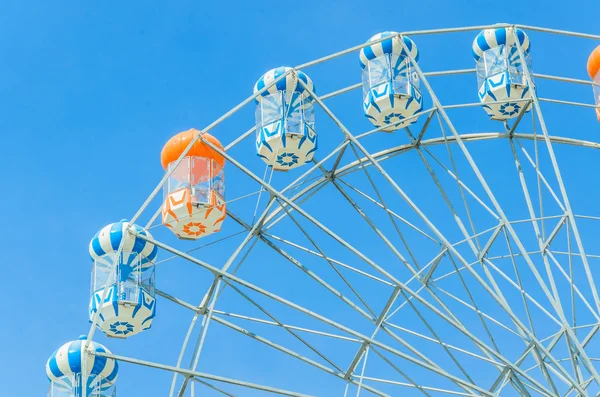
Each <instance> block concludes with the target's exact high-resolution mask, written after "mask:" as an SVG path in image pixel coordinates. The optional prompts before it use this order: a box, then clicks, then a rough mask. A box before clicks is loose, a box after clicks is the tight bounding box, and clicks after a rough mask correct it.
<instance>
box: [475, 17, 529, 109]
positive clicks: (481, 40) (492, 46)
mask: <svg viewBox="0 0 600 397" xmlns="http://www.w3.org/2000/svg"><path fill="white" fill-rule="evenodd" d="M515 36H516V38H517V40H518V43H519V46H520V47H521V50H522V51H523V54H524V55H525V59H521V56H520V54H519V49H518V47H517V40H515ZM529 50H530V43H529V37H528V36H527V34H525V32H524V31H522V30H521V29H515V30H514V34H513V32H512V30H511V28H498V29H486V30H483V31H482V32H480V33H479V34H478V35H477V37H475V40H474V41H473V58H474V59H475V62H476V63H477V67H476V68H477V83H478V87H479V91H478V93H479V100H480V102H481V103H483V104H484V106H483V108H484V109H485V111H486V112H487V114H488V115H489V116H490V117H491V118H492V119H493V120H508V119H512V118H515V117H518V116H519V114H520V113H521V112H522V111H523V109H524V108H526V104H527V100H528V99H531V91H530V88H531V87H529V83H528V81H527V79H526V77H525V73H524V70H523V65H524V64H526V65H527V68H528V69H530V68H531V58H530V56H529ZM526 111H529V109H528V108H527V110H526Z"/></svg>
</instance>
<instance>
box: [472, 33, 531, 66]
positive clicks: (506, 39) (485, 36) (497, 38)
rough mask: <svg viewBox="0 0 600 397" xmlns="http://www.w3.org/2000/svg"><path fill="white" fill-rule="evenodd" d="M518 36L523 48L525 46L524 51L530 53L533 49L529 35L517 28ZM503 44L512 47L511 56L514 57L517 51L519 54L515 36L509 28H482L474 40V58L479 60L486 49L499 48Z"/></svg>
mask: <svg viewBox="0 0 600 397" xmlns="http://www.w3.org/2000/svg"><path fill="white" fill-rule="evenodd" d="M516 36H517V40H518V41H519V44H520V45H521V48H523V52H524V53H525V54H528V53H529V50H530V49H531V45H530V42H529V37H528V36H527V34H525V32H524V31H523V30H522V29H516ZM501 45H504V46H506V47H511V49H510V51H511V52H510V56H511V58H513V57H514V54H515V53H517V56H518V52H517V47H516V42H515V39H514V36H513V35H512V34H511V33H510V32H509V31H508V28H497V29H485V30H482V31H481V32H480V33H479V34H478V35H477V36H476V37H475V40H474V41H473V58H474V59H475V61H479V59H480V58H481V57H482V56H483V53H484V51H487V50H490V49H492V48H497V47H499V46H501Z"/></svg>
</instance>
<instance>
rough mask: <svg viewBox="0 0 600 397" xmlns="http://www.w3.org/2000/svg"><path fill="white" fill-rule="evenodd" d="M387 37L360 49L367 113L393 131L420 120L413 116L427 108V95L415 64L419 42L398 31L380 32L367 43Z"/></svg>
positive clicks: (364, 104) (373, 119)
mask: <svg viewBox="0 0 600 397" xmlns="http://www.w3.org/2000/svg"><path fill="white" fill-rule="evenodd" d="M385 37H389V39H387V40H384V41H380V42H377V43H374V44H371V45H369V46H366V47H364V48H363V49H362V50H361V51H360V66H361V67H362V70H363V72H362V82H363V110H364V113H365V116H366V117H367V118H368V119H369V121H371V123H373V125H374V126H375V127H377V128H381V130H382V131H388V132H390V131H394V130H397V129H400V128H404V127H408V126H409V125H410V124H413V123H415V122H416V121H417V119H418V117H412V116H414V115H415V114H417V113H418V112H420V111H422V110H423V96H422V95H421V91H420V79H419V76H418V74H417V73H416V72H415V71H414V67H413V66H412V62H413V61H414V62H415V63H416V62H418V61H419V50H418V48H417V46H416V44H415V43H414V42H413V41H412V40H411V39H410V38H408V37H400V36H399V35H398V33H396V32H383V33H379V34H376V35H375V36H373V37H371V38H370V39H369V40H368V41H367V43H370V42H373V41H377V40H380V39H383V38H385ZM403 43H404V46H403V45H402V44H403ZM405 48H406V49H405ZM410 117H412V118H411V119H409V120H405V119H408V118H410ZM382 127H385V128H382Z"/></svg>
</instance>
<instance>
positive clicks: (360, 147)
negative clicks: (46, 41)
mask: <svg viewBox="0 0 600 397" xmlns="http://www.w3.org/2000/svg"><path fill="white" fill-rule="evenodd" d="M558 35H560V36H564V37H562V39H561V45H563V46H564V41H566V40H571V41H579V42H580V43H581V42H586V43H588V44H590V50H591V49H592V48H593V47H594V46H597V45H598V41H600V35H591V34H582V33H577V32H566V31H555V30H552V29H547V28H539V27H532V26H520V25H510V24H496V25H491V26H474V27H461V28H452V29H436V30H426V31H412V32H398V33H396V32H392V31H387V32H384V33H380V34H377V35H375V36H373V37H372V38H371V39H369V40H368V41H367V42H366V43H364V44H362V45H358V46H356V47H352V48H349V49H347V50H342V51H340V52H337V53H335V54H331V55H327V56H324V57H322V58H319V59H316V60H314V61H310V62H307V63H305V64H303V65H299V66H297V67H294V68H291V67H280V68H276V69H273V70H271V71H269V72H267V73H266V74H265V75H263V77H261V79H259V81H258V82H257V83H256V84H255V87H254V92H253V94H252V95H251V96H249V97H248V98H246V99H245V100H244V101H242V102H241V103H240V104H239V105H237V106H235V107H234V108H232V110H231V111H229V112H227V113H226V114H224V115H223V116H221V117H220V118H219V119H218V120H217V121H215V122H213V123H211V124H209V125H208V126H207V127H206V128H204V129H199V130H194V129H192V130H189V131H186V132H184V133H181V134H178V135H176V136H175V137H173V138H171V140H169V141H168V142H167V144H166V145H165V149H163V152H162V155H161V162H162V165H163V168H164V174H162V179H161V181H160V182H159V183H158V185H157V186H156V188H155V189H153V190H152V193H151V194H150V196H149V197H148V198H147V199H146V200H145V201H144V204H143V205H142V206H141V207H140V209H139V210H138V211H137V212H136V214H135V215H134V216H133V217H132V218H131V220H130V221H128V222H126V221H122V222H121V223H117V224H114V225H109V226H107V227H106V228H104V229H102V230H103V231H104V232H102V231H101V232H100V233H99V234H98V235H97V236H96V237H95V239H94V240H93V241H92V245H91V248H90V250H91V251H90V253H91V254H92V259H93V260H94V262H95V264H94V275H93V280H94V282H93V287H92V299H91V306H90V321H91V322H92V325H95V327H93V328H92V329H91V330H90V334H89V335H88V336H87V337H85V338H84V339H83V340H82V342H80V345H81V344H83V347H80V345H75V346H74V347H73V348H70V347H67V348H65V347H63V348H61V349H59V353H60V352H61V351H62V352H64V351H71V350H73V351H75V352H79V353H78V354H79V356H80V357H82V360H83V357H85V358H86V360H87V361H86V360H84V361H81V365H79V364H77V363H79V362H80V361H77V360H78V359H74V361H73V362H74V363H75V364H74V365H73V366H71V365H70V364H69V366H68V367H69V370H67V365H66V364H64V363H63V364H55V362H56V363H57V362H59V361H60V360H64V359H63V358H60V357H63V356H64V354H63V353H61V354H58V353H57V354H58V355H57V354H55V355H53V357H52V358H51V359H50V361H49V363H48V369H47V373H48V376H49V378H50V380H51V389H50V390H51V392H56V390H59V387H62V389H60V390H61V392H62V390H68V391H67V392H68V393H71V394H67V396H68V397H80V396H79V395H78V394H73V393H75V392H73V390H79V389H77V388H75V389H74V388H73V386H72V385H77V384H78V383H77V380H76V378H77V376H79V377H80V378H81V379H82V380H81V381H79V384H87V383H86V381H84V380H83V377H84V376H83V374H86V376H88V378H89V379H91V378H94V377H96V378H98V377H100V378H103V379H107V380H106V381H102V380H98V381H97V383H98V384H99V385H100V386H98V387H96V386H93V387H82V388H81V391H80V392H79V393H80V394H83V395H82V396H81V397H87V396H89V395H92V396H94V397H96V395H98V396H105V394H98V393H99V392H98V390H100V389H102V388H103V387H106V390H112V389H110V387H113V386H114V378H111V377H110V374H108V372H109V370H108V369H106V370H105V369H102V370H99V369H98V368H96V361H95V360H98V359H99V358H100V359H106V360H119V361H121V362H126V363H130V364H131V365H130V366H128V367H127V373H125V372H123V373H122V376H121V380H120V382H121V383H120V385H123V384H124V382H131V383H128V384H135V385H136V387H137V388H138V389H139V391H140V393H146V394H148V393H154V392H156V393H160V394H161V395H162V394H164V395H168V396H169V397H175V396H177V397H180V396H188V395H191V396H198V395H207V396H208V395H229V396H231V395H236V396H237V395H241V396H249V395H257V396H258V395H267V394H269V395H285V396H350V395H352V396H355V395H356V396H367V395H373V396H398V395H413V394H414V395H421V394H422V395H426V396H448V395H452V396H453V395H461V396H462V395H465V396H475V395H476V396H487V397H494V396H502V397H504V396H513V395H519V396H534V395H536V396H537V395H541V396H583V395H597V394H598V393H600V375H599V373H600V367H599V366H598V357H597V356H598V355H597V352H598V347H599V346H600V336H598V335H600V333H599V332H598V331H599V330H600V326H599V325H598V324H599V322H600V298H599V297H600V293H598V286H597V284H598V283H596V279H598V277H599V276H598V274H597V271H596V269H597V268H598V265H600V250H598V249H597V247H598V244H597V243H598V239H597V229H598V221H600V212H599V211H597V209H596V208H597V205H596V204H595V203H596V202H597V199H598V198H597V196H598V192H597V191H596V190H597V189H594V187H593V184H589V183H587V182H586V181H588V180H591V179H590V178H593V176H594V174H593V171H594V170H595V168H596V167H597V164H598V161H600V157H598V156H599V155H600V152H598V150H599V149H600V140H599V139H598V130H597V123H596V122H595V120H593V110H594V111H596V112H598V109H599V108H600V106H599V105H598V103H599V100H600V97H599V91H598V90H597V86H598V80H597V79H598V74H599V70H600V61H598V60H599V59H600V57H599V56H598V54H599V53H598V50H597V49H596V50H595V51H594V52H593V53H592V56H590V58H589V60H588V68H587V69H588V70H587V71H588V74H589V78H588V77H587V76H586V75H585V67H584V66H585V60H586V58H587V56H588V55H589V53H588V52H587V50H585V53H581V54H578V55H576V57H578V59H579V60H578V61H577V62H578V63H579V64H580V65H581V67H580V69H578V70H570V71H565V75H561V76H554V75H552V74H550V73H544V71H545V70H544V68H545V67H546V66H547V65H544V63H543V62H538V61H536V72H534V71H533V70H532V68H531V63H532V62H531V58H532V57H533V56H534V53H533V52H532V51H530V49H531V44H530V37H531V41H534V40H535V44H536V49H535V54H544V53H548V52H551V51H554V50H555V49H556V48H557V44H556V37H557V36H558ZM368 36H369V35H366V36H365V37H368ZM431 37H435V39H436V40H433V39H429V40H428V39H427V38H431ZM473 38H475V41H474V42H473ZM586 40H587V41H586ZM433 41H435V45H432V42H433ZM457 43H465V44H464V45H457ZM470 43H473V44H472V47H470V46H469V45H470ZM417 45H418V49H417ZM573 48H582V46H581V45H578V46H573ZM469 53H471V54H472V55H473V56H474V57H475V61H476V65H475V68H474V67H473V62H472V60H471V58H470V57H469ZM449 54H451V56H452V57H454V58H450V55H449ZM346 55H348V56H347V57H345V56H346ZM442 55H443V56H442ZM357 56H358V57H359V58H360V60H361V67H362V77H363V78H362V82H361V81H360V77H359V70H358V68H357V67H356V58H357ZM440 59H443V60H444V62H440V61H439V60H440ZM346 61H347V62H346ZM344 62H346V63H344ZM446 62H448V64H450V63H452V64H455V65H456V69H450V68H448V67H447V64H446ZM433 65H435V68H433ZM313 68H314V69H313ZM328 68H329V69H328ZM538 68H539V73H538V72H537V70H538ZM313 70H314V71H313ZM307 72H310V76H311V78H309V77H308V74H307ZM324 76H327V77H328V78H326V77H324ZM590 78H591V79H592V80H593V81H590ZM312 79H314V82H313V80H312ZM348 80H351V84H350V85H348ZM341 81H345V83H343V84H342V83H340V82H341ZM476 82H477V84H478V85H477V86H475V84H476ZM534 82H535V84H534ZM315 85H318V86H319V87H329V88H330V89H331V91H329V92H327V93H325V94H316V93H315V88H314V87H315ZM556 85H561V87H562V88H563V89H560V90H557V89H554V87H555V86H556ZM590 86H591V87H593V89H594V95H595V96H594V101H593V103H586V102H585V99H583V100H581V101H582V102H577V101H578V100H579V99H578V98H580V95H581V93H580V92H579V91H577V87H585V88H586V89H589V88H590ZM434 87H435V89H434ZM361 88H362V89H363V93H362V95H361V93H360V90H361ZM563 95H564V97H563ZM584 95H585V94H584ZM588 95H589V92H588ZM557 96H558V97H557ZM361 98H362V103H361ZM253 102H254V105H255V107H253V106H252V103H253ZM589 102H591V101H589ZM247 108H249V109H247ZM481 108H483V110H482V109H481ZM242 109H246V110H248V111H244V110H242ZM251 112H254V114H255V115H256V120H254V123H253V122H252V120H251V118H252V117H251V115H250V114H251ZM528 112H529V113H528ZM316 113H319V115H318V119H319V136H318V145H317V134H316V129H315V114H316ZM526 115H528V117H525V116H526ZM364 116H366V119H367V120H368V121H367V120H365V117H364ZM230 119H235V120H237V121H239V122H241V123H243V122H246V123H247V124H248V126H249V127H250V125H251V124H254V127H251V128H249V129H248V130H247V132H245V133H241V134H240V133H238V132H236V131H237V130H235V129H230V128H229V127H230V126H231V125H232V124H233V122H231V123H232V124H229V125H226V124H225V123H228V122H230V121H229V120H230ZM574 123H577V124H576V128H573V127H574V125H575V124H574ZM222 125H224V126H225V127H224V128H221V127H222ZM373 127H374V128H373ZM575 130H576V132H575ZM392 131H393V133H392V134H388V133H382V132H392ZM228 134H229V135H228ZM216 137H218V138H219V139H217V138H216ZM157 140H158V139H157ZM225 140H228V141H229V142H230V143H229V144H221V141H223V142H225ZM256 155H258V157H260V159H261V160H259V159H257V158H256V157H257V156H256ZM226 163H227V164H228V165H227V166H228V171H227V172H228V186H227V191H228V193H227V194H228V201H225V196H224V166H225V164H226ZM301 165H303V167H300V166H301ZM280 170H287V171H290V172H286V173H282V172H277V173H276V172H274V171H280ZM590 171H591V177H590V178H586V175H589V174H590ZM263 172H264V175H263V176H261V174H262V173H263ZM160 176H161V175H158V173H157V179H159V177H160ZM161 189H162V190H163V192H164V194H163V195H162V196H161V195H160V191H161ZM144 217H145V218H144ZM141 219H144V221H145V222H143V223H142V222H141V221H140V220H141ZM225 219H227V223H224V220H225ZM137 222H140V224H144V225H145V226H144V227H141V226H138V225H137V224H136V223H137ZM113 231H114V233H113ZM150 231H152V235H151V234H150ZM217 232H220V233H217ZM113 234H114V236H113ZM173 235H175V237H176V238H175V237H174V236H173ZM113 237H114V238H113ZM199 239H201V241H197V240H199ZM94 241H95V242H94ZM98 247H101V248H102V250H101V251H100V250H98ZM158 250H161V251H164V252H166V253H167V254H168V255H166V256H165V257H166V259H162V261H161V265H160V266H164V265H163V263H165V262H166V266H165V267H168V266H169V265H173V268H172V269H171V270H172V271H173V273H171V276H172V277H174V278H175V277H182V279H183V278H184V279H183V280H181V282H179V283H177V284H176V285H177V288H181V289H183V288H185V287H186V286H187V287H188V288H189V285H190V284H191V285H192V287H191V288H192V289H191V291H188V290H187V289H186V291H185V294H184V293H180V292H183V291H178V290H177V289H176V288H175V287H173V284H171V285H169V284H168V283H165V284H164V286H163V285H158V286H154V278H153V277H146V276H142V275H141V274H142V273H143V272H144V266H150V267H152V269H153V267H154V266H156V255H157V251H158ZM144 258H145V259H146V261H144ZM161 258H163V256H162V253H161ZM172 260H178V262H176V263H177V266H175V262H171V263H169V262H170V261H172ZM138 263H139V265H138ZM132 264H133V265H132ZM175 267H176V270H173V269H174V268H175ZM188 267H193V269H194V272H193V273H192V272H188ZM198 269H201V270H200V271H201V274H200V273H198ZM165 270H166V271H167V270H168V269H165ZM152 271H153V270H152ZM136 272H138V273H139V274H140V276H137V274H138V273H136ZM152 274H153V273H152ZM190 275H193V276H190ZM191 277H194V278H193V279H191ZM161 280H163V278H162V273H161ZM150 281H151V282H150ZM149 285H152V286H153V291H154V292H153V293H152V294H149V291H150V289H149ZM159 288H164V289H165V290H161V289H159ZM171 289H174V290H171ZM129 291H133V292H135V291H137V292H136V293H137V294H138V295H136V296H137V298H138V299H137V300H136V299H129V300H128V299H126V298H127V297H129V296H131V295H130V292H129ZM133 292H131V293H133ZM140 296H142V297H144V299H142V301H141V302H142V305H143V303H144V302H146V297H147V296H149V297H151V298H152V299H155V298H156V297H158V298H159V299H162V300H163V301H164V305H163V302H161V313H168V312H169V308H175V307H177V310H186V311H189V314H190V317H191V320H190V322H189V327H188V328H187V329H178V330H177V331H181V332H179V333H178V334H177V335H180V336H181V337H177V336H174V335H175V334H176V333H174V332H171V331H169V336H168V337H167V338H164V337H162V338H161V337H159V335H158V334H159V333H158V332H156V331H157V330H156V328H155V330H153V331H155V332H153V331H148V332H145V333H144V334H143V337H144V338H146V337H147V338H148V340H150V339H151V338H156V339H153V341H154V343H153V346H159V347H160V351H154V353H156V354H157V356H159V357H162V358H164V359H161V360H157V361H160V362H152V361H150V360H141V359H136V358H133V357H130V356H128V355H127V354H121V352H119V354H118V355H117V354H113V353H111V352H110V351H108V350H107V349H105V348H103V347H101V346H100V347H99V346H98V345H96V344H95V343H96V342H93V340H92V339H93V336H94V331H95V330H96V329H97V328H99V329H101V330H102V331H103V332H104V333H105V334H106V335H109V336H116V337H127V336H131V335H133V334H135V333H136V332H139V331H142V330H144V329H147V326H149V324H150V322H151V321H152V318H153V317H154V314H155V312H154V311H150V310H147V311H146V312H145V314H144V315H142V316H141V317H138V316H139V314H135V315H134V313H133V311H134V310H135V309H134V308H135V305H136V304H137V303H139V302H140V300H139V297H140ZM189 296H192V297H195V298H197V299H196V301H194V302H189V301H187V297H189ZM184 297H185V298H184ZM107 299H108V300H107ZM115 299H116V300H115ZM94 302H98V303H97V304H95V306H94ZM100 302H102V303H103V304H102V305H100V304H99V303H100ZM148 302H149V301H148ZM115 303H116V305H117V307H118V312H117V310H115V309H114V307H115V306H114V305H115ZM121 303H122V304H121ZM128 305H129V306H128ZM155 308H156V304H155V303H154V305H153V309H152V310H155ZM139 310H140V311H139V313H141V310H145V309H143V307H142V306H140V309H139ZM173 311H175V310H173ZM120 316H124V317H123V318H124V319H123V318H121V317H120ZM150 316H151V317H150ZM161 316H162V314H161ZM133 320H135V321H140V323H139V324H135V326H134V329H133V331H130V332H127V334H125V332H126V331H128V330H129V328H128V327H127V325H124V324H121V323H122V322H123V321H126V322H127V323H128V324H129V323H131V321H133ZM117 323H118V324H117ZM111 324H112V326H111ZM157 324H158V323H157ZM96 326H97V327H96ZM117 331H120V332H123V334H118V333H117ZM111 333H112V334H111ZM162 335H164V334H162ZM140 338H141V337H140ZM111 342H114V341H111ZM121 343H122V344H121V345H120V346H119V350H121V349H122V351H126V350H127V346H128V344H130V343H132V341H129V340H127V341H122V342H121ZM85 344H87V345H88V348H85ZM65 349H66V350H65ZM102 349H104V350H102ZM113 350H115V351H116V349H113ZM159 353H160V354H159ZM56 357H58V358H56ZM53 360H54V361H53ZM60 362H64V361H60ZM106 362H107V363H108V361H106ZM78 365H79V366H78ZM105 365H106V366H108V364H105ZM115 365H116V364H115ZM57 367H59V368H61V370H60V371H58V370H56V368H57ZM145 367H150V368H153V369H162V370H166V371H170V372H172V374H173V375H172V378H171V383H170V385H169V384H166V385H165V384H164V382H163V381H161V380H160V379H158V377H157V378H156V379H154V378H152V377H144V378H143V379H144V382H139V379H140V377H141V376H142V375H140V374H142V373H144V374H145V372H143V371H146V370H147V369H146V368H145ZM89 368H92V370H91V371H90V370H89ZM113 370H114V368H113ZM69 371H71V372H69ZM111 373H112V371H111ZM77 374H80V375H77ZM64 376H67V377H69V376H71V377H72V380H70V382H71V383H70V385H71V386H68V383H66V382H65V383H60V382H61V380H60V379H61V378H62V377H64ZM100 378H99V379H100ZM109 378H110V382H109V381H108V379H109ZM69 379H71V378H69ZM103 382H104V383H103ZM109 383H110V384H109ZM65 385H67V386H65ZM120 387H121V386H120ZM161 388H162V389H161ZM159 390H160V391H159ZM111 392H112V391H111ZM90 393H91V394H90ZM93 393H96V395H94V394H93ZM211 393H212V394H211ZM55 396H58V395H56V394H54V395H51V397H55ZM60 396H61V397H62V395H60Z"/></svg>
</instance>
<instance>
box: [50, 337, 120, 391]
mask: <svg viewBox="0 0 600 397" xmlns="http://www.w3.org/2000/svg"><path fill="white" fill-rule="evenodd" d="M86 338H87V336H86V335H82V336H80V337H79V339H77V340H76V341H72V342H68V343H65V344H64V345H63V346H61V347H60V348H59V349H58V350H56V351H55V352H54V353H53V354H52V355H51V356H50V358H49V359H48V362H47V363H46V375H47V376H48V379H49V380H50V381H51V382H57V383H59V384H61V386H63V387H65V388H67V389H69V388H70V387H72V385H71V384H70V382H69V381H67V380H65V379H61V378H63V377H65V376H69V375H78V374H82V372H83V366H84V361H83V360H84V358H85V357H89V358H88V362H87V363H86V364H87V375H97V376H100V377H102V381H101V383H100V384H99V385H98V387H99V388H100V389H107V388H109V387H110V386H112V385H113V384H114V383H115V381H116V380H117V376H118V373H119V365H118V363H117V362H116V361H115V360H113V359H110V358H106V357H98V356H95V355H91V356H88V355H86V354H84V352H83V348H84V344H85V340H86ZM89 348H90V350H92V351H93V352H98V353H109V354H110V350H108V349H107V348H106V347H104V346H103V345H101V344H100V343H97V342H94V341H92V342H90V344H89Z"/></svg>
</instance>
